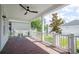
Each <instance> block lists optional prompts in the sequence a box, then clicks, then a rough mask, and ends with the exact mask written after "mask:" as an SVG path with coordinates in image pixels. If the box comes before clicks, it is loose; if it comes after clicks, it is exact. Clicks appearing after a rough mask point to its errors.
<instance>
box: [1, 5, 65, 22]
mask: <svg viewBox="0 0 79 59" xmlns="http://www.w3.org/2000/svg"><path fill="white" fill-rule="evenodd" d="M2 6H3V9H4V15H6V16H7V17H8V18H10V19H13V20H26V21H27V20H31V19H33V18H35V17H38V16H41V15H44V14H46V13H49V12H50V11H54V10H56V9H58V8H60V7H62V6H64V4H23V6H25V7H27V6H29V7H30V9H31V10H35V11H38V13H30V12H29V13H27V15H24V13H25V12H26V11H25V10H24V9H23V8H22V7H20V6H19V5H18V4H3V5H2Z"/></svg>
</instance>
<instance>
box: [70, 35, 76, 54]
mask: <svg viewBox="0 0 79 59" xmlns="http://www.w3.org/2000/svg"><path fill="white" fill-rule="evenodd" d="M69 52H70V53H71V54H74V53H76V40H75V38H74V34H70V35H69Z"/></svg>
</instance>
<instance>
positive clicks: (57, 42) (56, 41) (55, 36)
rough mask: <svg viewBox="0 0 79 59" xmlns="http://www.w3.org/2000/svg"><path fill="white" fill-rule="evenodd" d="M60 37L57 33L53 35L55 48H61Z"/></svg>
mask: <svg viewBox="0 0 79 59" xmlns="http://www.w3.org/2000/svg"><path fill="white" fill-rule="evenodd" d="M59 36H60V35H59V34H57V33H54V34H53V42H52V44H53V46H57V47H60V43H59V40H60V37H59Z"/></svg>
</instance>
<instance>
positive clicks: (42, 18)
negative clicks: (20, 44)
mask: <svg viewBox="0 0 79 59" xmlns="http://www.w3.org/2000/svg"><path fill="white" fill-rule="evenodd" d="M41 20H42V40H41V41H44V17H43V16H41Z"/></svg>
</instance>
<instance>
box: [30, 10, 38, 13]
mask: <svg viewBox="0 0 79 59" xmlns="http://www.w3.org/2000/svg"><path fill="white" fill-rule="evenodd" d="M29 12H32V13H38V11H30V10H29Z"/></svg>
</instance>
